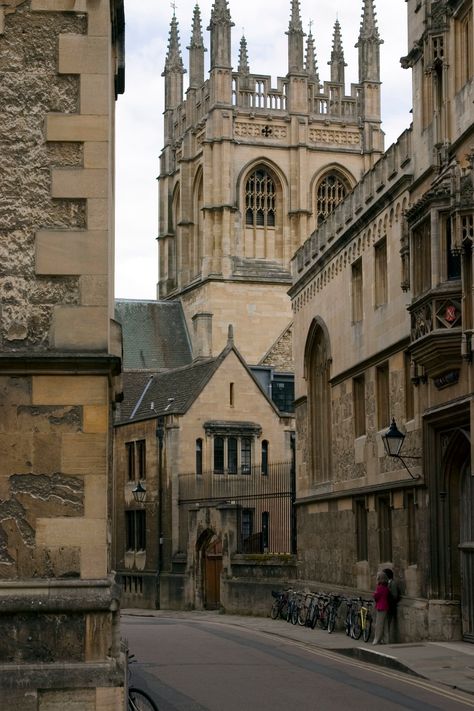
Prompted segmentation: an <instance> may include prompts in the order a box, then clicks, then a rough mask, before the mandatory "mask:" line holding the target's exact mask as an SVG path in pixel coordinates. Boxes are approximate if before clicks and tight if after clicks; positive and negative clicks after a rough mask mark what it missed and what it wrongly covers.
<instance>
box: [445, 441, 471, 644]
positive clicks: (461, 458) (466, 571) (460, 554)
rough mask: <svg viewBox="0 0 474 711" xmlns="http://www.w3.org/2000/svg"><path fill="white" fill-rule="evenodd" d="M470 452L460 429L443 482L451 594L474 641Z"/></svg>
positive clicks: (464, 631)
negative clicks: (445, 497)
mask: <svg viewBox="0 0 474 711" xmlns="http://www.w3.org/2000/svg"><path fill="white" fill-rule="evenodd" d="M470 452H471V446H470V437H469V433H468V432H467V431H465V430H464V429H459V430H458V431H457V432H456V434H455V435H454V436H453V438H452V441H451V443H450V446H449V451H448V452H447V458H446V470H445V471H446V479H445V482H446V494H447V498H448V511H449V526H448V550H449V555H448V557H447V558H448V559H447V563H448V566H449V579H450V588H451V596H452V598H453V599H455V600H460V603H461V627H462V635H463V638H464V639H465V640H466V641H469V642H474V483H473V477H472V475H471V461H470V460H471V457H470Z"/></svg>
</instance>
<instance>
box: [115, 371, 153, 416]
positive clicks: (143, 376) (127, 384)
mask: <svg viewBox="0 0 474 711" xmlns="http://www.w3.org/2000/svg"><path fill="white" fill-rule="evenodd" d="M151 377H152V375H151V373H150V372H149V371H146V370H128V371H125V372H124V373H123V374H122V385H123V400H122V402H121V403H119V404H118V405H117V407H116V410H115V417H114V419H115V422H116V423H119V422H124V421H126V420H129V419H130V415H131V414H132V412H133V410H134V409H135V407H136V404H137V402H138V401H139V399H140V398H141V396H142V394H143V391H144V390H145V387H146V384H147V383H148V382H149V380H150V378H151Z"/></svg>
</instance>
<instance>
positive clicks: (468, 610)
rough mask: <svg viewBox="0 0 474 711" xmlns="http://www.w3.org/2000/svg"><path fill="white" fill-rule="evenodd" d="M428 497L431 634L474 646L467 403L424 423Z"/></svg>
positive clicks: (473, 520)
mask: <svg viewBox="0 0 474 711" xmlns="http://www.w3.org/2000/svg"><path fill="white" fill-rule="evenodd" d="M423 468H424V471H425V473H426V474H425V476H426V483H427V486H428V494H429V527H430V562H429V568H427V571H426V573H427V581H429V589H428V590H427V593H428V597H429V600H430V603H429V608H430V610H429V634H430V635H431V636H432V637H433V638H434V639H459V638H461V637H463V638H464V639H465V640H466V641H469V642H474V592H473V589H474V577H473V576H474V483H473V482H472V477H471V442H470V411H469V403H466V402H462V403H459V404H458V405H457V406H453V407H452V408H446V409H445V410H444V409H443V410H440V411H437V412H434V413H432V414H431V415H430V416H429V417H426V418H425V431H424V464H423Z"/></svg>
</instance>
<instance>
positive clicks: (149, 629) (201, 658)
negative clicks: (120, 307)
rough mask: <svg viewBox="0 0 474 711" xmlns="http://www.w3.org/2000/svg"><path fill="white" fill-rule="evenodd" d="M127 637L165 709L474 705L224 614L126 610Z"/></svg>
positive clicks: (137, 673)
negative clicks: (238, 623) (240, 623)
mask: <svg viewBox="0 0 474 711" xmlns="http://www.w3.org/2000/svg"><path fill="white" fill-rule="evenodd" d="M276 624H277V623H276ZM275 630H277V627H275ZM122 636H123V637H124V638H125V639H127V640H128V644H129V649H130V653H131V654H134V655H135V658H136V662H134V663H133V664H132V665H131V674H132V683H133V684H135V685H136V686H139V687H141V688H143V689H144V690H146V691H147V692H148V693H149V694H150V695H151V696H152V697H153V699H154V700H155V701H156V703H157V704H158V707H159V709H160V711H254V710H255V711H257V710H258V711H288V710H291V711H292V710H293V709H299V710H301V711H305V710H306V709H308V710H309V709H318V711H320V710H322V711H333V710H334V711H336V710H337V711H340V709H344V708H348V709H350V710H351V711H358V710H361V711H362V710H364V711H365V710H366V709H371V708H380V707H381V706H383V709H384V711H395V710H396V709H412V710H414V711H415V710H418V709H419V710H420V711H431V710H434V709H445V710H446V711H448V710H449V711H457V710H458V709H459V710H460V709H466V708H474V697H471V696H469V695H467V694H462V693H460V692H457V691H453V690H451V689H449V688H447V687H442V686H441V685H437V684H434V683H433V682H430V681H428V680H426V679H421V678H417V677H414V676H409V675H406V674H403V673H400V672H394V671H391V670H389V669H385V668H381V667H377V666H374V665H371V664H367V663H365V662H360V661H356V660H353V659H348V658H345V657H343V656H342V655H338V654H336V653H334V652H331V651H328V650H323V649H318V648H315V647H314V646H309V645H305V644H303V643H299V642H295V641H292V640H289V639H284V638H282V637H281V636H278V635H272V634H268V633H262V632H259V631H255V630H252V629H251V628H250V629H249V628H245V629H244V628H242V627H237V626H235V625H233V624H232V618H231V617H226V616H225V615H223V616H222V621H219V622H216V621H206V620H203V619H202V618H201V619H199V618H197V617H196V618H195V619H193V617H192V614H189V615H186V616H183V615H180V613H176V614H175V615H173V613H172V612H170V613H169V614H167V615H166V617H160V618H156V617H132V616H126V615H124V616H123V617H122Z"/></svg>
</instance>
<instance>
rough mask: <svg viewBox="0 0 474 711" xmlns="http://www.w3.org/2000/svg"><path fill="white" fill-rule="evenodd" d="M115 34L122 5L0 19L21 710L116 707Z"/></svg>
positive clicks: (11, 608) (2, 463)
mask: <svg viewBox="0 0 474 711" xmlns="http://www.w3.org/2000/svg"><path fill="white" fill-rule="evenodd" d="M111 18H112V22H113V23H114V25H115V27H114V37H115V38H116V39H114V40H113V41H112V24H111ZM122 32H123V7H122V5H121V3H120V1H119V0H112V2H110V1H109V0H74V1H73V0H7V2H3V3H2V5H1V7H0V75H1V85H2V92H1V95H0V163H1V173H2V180H1V183H0V454H1V456H0V609H1V611H2V620H3V624H2V641H1V642H0V687H1V688H2V701H3V702H4V704H6V705H7V706H9V707H12V708H18V707H20V706H21V708H24V709H25V710H26V711H30V709H31V710H35V711H36V710H41V711H46V710H48V709H52V708H68V706H69V704H70V703H72V700H74V703H81V704H82V705H81V708H83V709H87V711H89V710H90V711H96V710H99V709H106V708H107V709H111V708H113V709H118V708H120V707H121V706H122V704H123V696H124V695H123V685H124V674H123V666H122V660H121V654H120V640H119V637H118V627H117V618H118V609H119V597H120V594H119V589H118V587H117V586H116V584H115V583H114V580H113V577H112V573H111V563H110V550H109V541H110V528H111V522H110V518H109V511H110V510H111V505H110V504H111V476H110V475H111V469H110V462H111V446H110V444H111V440H110V427H111V404H112V401H113V399H114V397H115V394H116V391H117V390H118V388H119V382H118V380H117V376H118V374H119V370H120V361H119V358H118V356H117V353H118V352H119V351H118V349H117V338H116V330H115V329H114V328H113V327H111V324H110V318H109V317H110V314H111V313H112V307H113V304H112V302H111V300H110V299H111V295H112V283H113V279H112V277H113V271H112V270H113V265H112V263H111V255H112V253H113V219H112V217H113V192H112V185H113V175H112V172H111V171H112V168H111V166H112V165H113V151H114V145H113V124H114V99H115V89H117V88H119V84H117V81H116V79H117V77H116V67H117V66H118V65H119V64H120V61H121V47H120V46H119V45H120V36H121V34H122ZM117 38H118V39H117ZM66 670H67V672H66ZM65 686H67V691H66V690H65V688H64V687H65Z"/></svg>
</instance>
